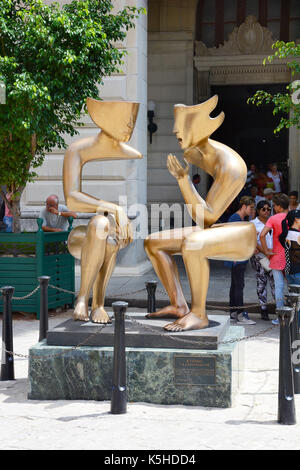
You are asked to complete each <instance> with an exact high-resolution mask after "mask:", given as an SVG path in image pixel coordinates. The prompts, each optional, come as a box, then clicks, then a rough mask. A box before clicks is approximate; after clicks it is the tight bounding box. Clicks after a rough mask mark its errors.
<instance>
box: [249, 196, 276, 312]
mask: <svg viewBox="0 0 300 470" xmlns="http://www.w3.org/2000/svg"><path fill="white" fill-rule="evenodd" d="M270 213H271V205H270V203H269V201H266V200H262V201H259V202H258V204H257V206H256V214H257V216H256V218H255V219H254V220H251V222H252V223H253V224H254V225H255V227H256V234H257V247H256V252H255V254H254V255H253V256H252V258H251V264H252V266H253V267H254V269H255V270H256V283H257V296H258V299H259V303H260V311H261V318H262V320H266V321H268V320H269V316H268V306H267V282H268V280H269V283H270V287H271V292H272V296H273V298H274V299H275V285H274V278H273V274H272V270H269V268H268V264H269V260H268V258H267V257H266V256H265V255H264V253H263V252H262V247H261V244H260V240H259V236H260V233H261V231H262V230H263V228H264V226H265V224H266V222H267V220H268V218H269V217H270ZM266 242H267V246H268V249H270V250H272V248H273V238H272V235H271V232H270V233H268V234H267V236H266Z"/></svg>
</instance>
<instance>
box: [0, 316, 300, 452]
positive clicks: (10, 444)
mask: <svg viewBox="0 0 300 470" xmlns="http://www.w3.org/2000/svg"><path fill="white" fill-rule="evenodd" d="M69 315H70V313H61V314H59V315H57V314H56V315H55V316H53V317H51V318H50V327H52V326H54V325H55V324H57V323H60V322H61V321H63V320H64V319H66V317H68V316H69ZM257 319H258V317H257ZM1 323H2V322H1ZM265 328H266V322H262V321H261V320H259V319H258V321H257V324H256V325H255V326H247V327H246V333H245V334H246V335H248V334H251V333H254V332H256V331H259V330H263V329H265ZM38 330H39V322H38V321H37V320H34V319H33V318H32V317H30V316H26V317H24V316H22V315H14V350H15V352H17V353H22V354H27V353H28V348H29V347H30V346H32V345H33V344H35V343H36V342H37V340H38ZM278 334H279V328H277V327H275V328H274V329H272V330H271V331H270V332H268V333H266V334H265V335H263V336H258V337H256V338H253V339H250V340H247V342H246V344H245V347H246V364H245V378H244V382H243V386H242V389H241V391H240V394H239V395H238V396H237V400H236V403H235V404H234V406H233V407H232V408H228V409H217V408H203V407H188V406H165V405H163V406H162V405H161V406H159V405H151V404H145V403H129V404H128V411H127V414H125V415H111V414H110V413H109V411H110V403H109V402H95V401H30V400H28V399H27V390H28V381H27V374H28V361H27V359H23V358H18V357H16V358H15V377H16V380H15V381H5V382H0V423H1V425H0V449H14V450H17V449H18V450H30V449H43V450H45V449H53V450H54V449H55V450H58V449H82V450H90V449H102V450H103V449H104V450H121V449H122V450H133V449H143V450H158V449H159V450H188V449H189V450H202V449H235V450H237V449H245V450H248V449H274V450H280V449H300V424H299V423H300V395H297V396H296V398H295V402H296V410H297V418H298V424H296V425H294V426H284V425H279V424H278V423H277V406H278V395H277V389H278V352H279V351H278Z"/></svg>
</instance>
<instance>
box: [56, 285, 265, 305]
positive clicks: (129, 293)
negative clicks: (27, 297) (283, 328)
mask: <svg viewBox="0 0 300 470" xmlns="http://www.w3.org/2000/svg"><path fill="white" fill-rule="evenodd" d="M49 287H51V288H52V289H56V290H59V291H62V292H65V293H67V294H73V295H77V294H78V292H77V293H76V292H73V291H70V290H67V289H63V288H62V287H57V286H53V285H52V284H49ZM146 290H147V289H146V287H142V288H141V289H137V290H134V291H130V292H124V291H123V292H122V291H121V292H118V295H119V296H124V295H125V296H128V295H133V294H138V293H140V292H144V291H146ZM157 292H159V293H160V294H162V295H164V296H165V297H168V294H167V293H166V292H165V291H163V290H162V289H157ZM113 295H115V294H113V293H108V294H107V295H106V297H111V296H113ZM188 301H190V300H188ZM208 302H209V301H208ZM267 305H273V304H272V303H269V304H267ZM207 306H208V307H210V308H215V309H216V310H225V311H230V310H234V309H240V308H241V307H240V306H232V307H225V306H223V305H213V304H210V303H208V304H207ZM260 306H261V305H260V304H259V303H256V304H247V308H251V307H260Z"/></svg>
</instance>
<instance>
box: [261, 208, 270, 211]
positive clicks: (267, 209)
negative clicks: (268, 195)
mask: <svg viewBox="0 0 300 470" xmlns="http://www.w3.org/2000/svg"><path fill="white" fill-rule="evenodd" d="M261 210H262V211H264V212H266V211H268V212H271V209H270V207H263V208H262V209H261Z"/></svg>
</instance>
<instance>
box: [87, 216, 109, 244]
mask: <svg viewBox="0 0 300 470" xmlns="http://www.w3.org/2000/svg"><path fill="white" fill-rule="evenodd" d="M108 231H109V220H108V218H107V217H105V216H103V215H96V216H95V217H93V218H92V219H91V220H90V222H89V224H88V233H87V236H88V237H91V236H92V237H95V238H97V239H101V240H102V239H105V238H107V236H108Z"/></svg>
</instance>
